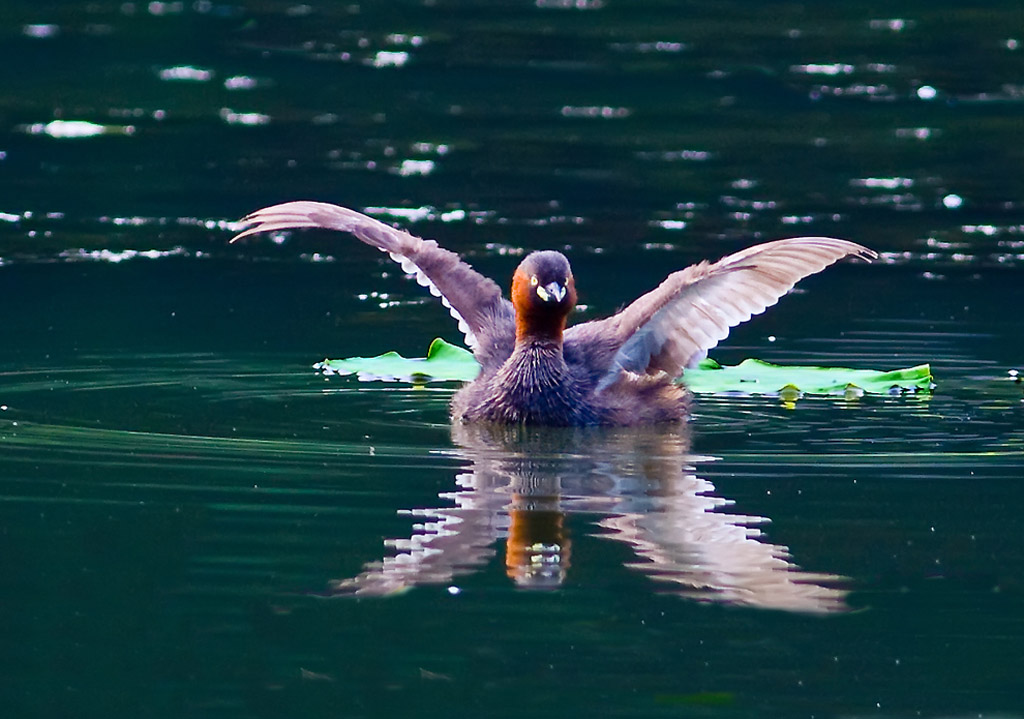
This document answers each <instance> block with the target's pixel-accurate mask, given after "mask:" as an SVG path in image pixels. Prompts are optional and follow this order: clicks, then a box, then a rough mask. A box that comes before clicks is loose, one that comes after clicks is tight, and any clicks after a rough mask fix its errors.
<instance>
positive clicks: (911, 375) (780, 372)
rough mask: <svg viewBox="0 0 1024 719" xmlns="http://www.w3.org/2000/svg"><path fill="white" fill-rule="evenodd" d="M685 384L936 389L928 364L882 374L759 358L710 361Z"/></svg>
mask: <svg viewBox="0 0 1024 719" xmlns="http://www.w3.org/2000/svg"><path fill="white" fill-rule="evenodd" d="M682 381H683V382H685V383H686V386H687V387H689V388H690V390H691V391H692V392H696V393H698V394H723V393H731V392H736V393H742V394H772V395H774V394H780V393H784V392H786V391H792V392H801V393H804V394H850V393H853V394H859V393H868V394H891V393H893V392H914V391H918V390H930V389H931V388H932V386H933V385H932V373H931V368H930V366H929V365H926V364H922V365H917V366H916V367H907V368H905V369H897V370H890V371H879V370H870V369H849V368H847V367H801V366H783V365H775V364H770V363H768V362H762V361H761V360H758V359H745V360H743V361H742V362H740V363H739V364H738V365H735V366H733V367H723V366H722V365H720V364H718V363H717V362H715V361H714V360H712V359H707V360H704V361H703V362H701V364H700V365H699V366H698V367H696V368H695V369H688V370H686V372H685V373H684V374H683V378H682Z"/></svg>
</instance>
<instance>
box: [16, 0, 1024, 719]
mask: <svg viewBox="0 0 1024 719" xmlns="http://www.w3.org/2000/svg"><path fill="white" fill-rule="evenodd" d="M0 18H2V19H3V21H4V22H2V23H0V27H2V28H3V29H2V30H0V37H2V40H3V42H2V43H0V53H2V56H3V57H2V59H3V62H0V68H3V69H2V70H0V73H2V79H3V83H2V87H3V88H4V89H3V91H2V92H0V123H2V129H3V133H4V134H3V139H2V140H0V190H2V191H0V281H2V283H3V287H4V290H5V292H4V296H5V298H6V305H5V311H4V313H3V322H2V323H0V338H2V341H0V467H2V471H0V513H2V518H0V537H2V544H0V546H2V547H3V550H4V551H3V556H4V558H5V565H4V572H3V573H2V579H0V592H2V594H0V596H2V598H3V601H2V602H0V605H2V606H3V611H2V614H0V616H2V618H3V621H4V631H3V633H2V636H3V638H4V639H3V648H4V651H3V656H4V659H3V664H2V667H3V675H4V677H5V678H4V680H3V681H2V682H0V687H2V690H0V691H2V695H3V696H2V699H0V701H2V703H3V705H4V706H7V707H10V710H9V713H11V715H12V716H13V715H17V716H54V715H58V714H65V715H68V716H104V717H112V716H133V717H134V716H140V715H144V716H168V717H170V716H174V717H179V716H204V717H205V716H282V715H296V714H300V713H304V714H307V715H311V716H339V715H340V716H385V715H388V716H390V715H394V714H399V713H402V714H411V715H420V714H426V713H429V714H430V715H437V714H442V713H445V714H451V715H457V716H462V715H467V714H473V715H482V716H511V715H521V714H523V713H529V714H531V715H535V716H555V715H559V716H561V715H565V714H567V713H572V714H592V715H600V716H627V715H628V716H705V717H706V716H722V717H732V716H736V717H739V716H772V717H777V716H794V717H809V716H814V717H822V716H826V717H831V716H835V717H839V716H866V715H870V716H895V717H916V716H936V717H937V716H1021V715H1022V714H1024V692H1022V691H1021V690H1020V687H1019V685H1020V681H1019V667H1020V666H1021V664H1022V661H1024V656H1022V654H1021V649H1020V647H1021V646H1022V643H1024V642H1022V640H1024V631H1022V624H1021V614H1020V606H1021V582H1020V579H1019V577H1020V575H1021V572H1022V569H1024V553H1022V550H1021V547H1020V542H1019V539H1018V538H1019V537H1020V535H1021V532H1022V526H1021V519H1020V513H1019V511H1018V508H1019V507H1020V506H1021V502H1022V500H1024V495H1022V490H1021V485H1020V482H1019V478H1020V476H1021V474H1022V469H1024V455H1022V445H1024V434H1022V430H1021V427H1022V426H1024V424H1022V417H1021V414H1022V411H1024V410H1022V397H1024V393H1022V387H1021V385H1020V384H1017V383H1016V382H1014V380H1013V375H1012V374H1011V370H1016V369H1017V368H1019V363H1020V357H1021V347H1020V342H1019V335H1020V332H1019V328H1020V322H1019V318H1018V312H1017V309H1018V308H1019V307H1020V306H1022V300H1024V290H1022V289H1021V288H1022V287H1024V285H1022V283H1021V274H1020V273H1021V261H1022V258H1024V249H1022V248H1024V229H1022V228H1024V206H1022V203H1024V185H1022V179H1021V174H1020V172H1019V168H1020V166H1021V163H1022V160H1024V157H1022V150H1021V143H1020V141H1019V140H1020V136H1021V133H1022V131H1024V126H1022V121H1021V117H1022V114H1021V110H1022V104H1021V103H1022V101H1024V100H1022V99H1024V92H1022V89H1021V88H1022V83H1024V63H1022V58H1024V55H1022V54H1021V53H1024V48H1021V46H1020V45H1021V43H1022V42H1024V37H1022V33H1021V30H1020V28H1022V27H1024V22H1022V21H1024V12H1022V10H1021V8H1020V6H1019V4H1018V3H1010V2H1004V3H989V4H988V5H986V6H985V7H984V8H980V7H979V8H976V7H974V6H964V5H958V4H947V3H940V4H934V3H933V4H928V5H922V4H918V3H897V4H895V5H890V6H887V7H886V8H884V9H880V8H878V7H877V6H875V5H873V4H869V3H861V2H852V3H843V4H842V5H841V6H838V7H832V6H829V7H827V8H826V7H824V6H823V7H821V8H817V7H816V6H810V5H806V6H804V5H793V4H781V3H762V4H756V5H754V4H748V3H724V4H716V5H714V6H713V7H708V6H706V5H703V4H696V3H659V2H649V3H629V4H620V3H612V2H602V1H600V0H586V1H581V2H559V1H550V2H549V1H548V0H538V2H536V3H499V4H494V3H486V4H482V3H473V2H458V3H438V4H432V3H424V4H412V3H398V4H389V5H387V6H378V5H372V4H369V5H351V4H348V5H337V4H333V3H309V4H305V5H293V4H289V3H276V2H265V3H263V2H261V3H244V4H241V5H224V4H219V3H205V2H199V3H179V2H154V3H115V4H102V3H92V4H67V3H64V4H44V5H39V4H38V3H23V2H8V3H6V4H5V5H4V9H3V10H2V11H0ZM298 198H308V199H320V200H326V201H334V202H340V203H343V204H346V205H349V206H352V207H355V208H358V209H361V210H365V211H368V212H370V213H371V214H374V215H376V216H378V217H380V218H382V219H385V220H387V221H394V222H397V223H400V224H402V225H403V226H405V227H408V228H409V229H410V230H412V231H413V232H415V233H418V234H422V235H426V236H431V237H435V238H436V239H438V240H439V241H440V242H441V243H442V244H443V245H445V246H447V247H450V248H453V249H456V250H458V251H459V252H461V253H463V254H465V255H466V256H467V257H468V258H469V259H470V261H471V262H472V263H473V264H474V266H476V267H477V268H478V269H480V270H481V271H482V272H485V273H486V274H488V275H490V276H492V277H495V278H496V279H498V281H499V282H501V283H502V284H504V283H506V282H507V279H508V278H509V277H510V275H511V272H512V270H513V269H514V267H515V265H516V263H517V262H518V259H519V257H520V256H521V255H522V253H524V252H526V251H528V250H530V249H534V248H541V247H546V248H558V249H562V250H564V251H565V252H566V253H567V254H568V255H569V256H570V259H571V260H572V262H573V266H574V268H575V273H576V276H577V281H578V285H579V289H580V298H581V302H582V303H583V305H584V306H583V307H582V308H581V310H580V312H579V319H581V320H582V319H588V318H592V317H597V316H601V315H603V314H605V313H608V312H612V311H614V310H615V309H616V308H618V307H619V306H621V305H622V304H623V303H624V302H626V301H628V300H630V299H632V298H633V297H635V296H637V295H638V294H640V293H641V292H644V291H646V290H647V289H650V288H651V287H652V286H654V285H655V284H656V283H657V282H659V281H660V280H661V279H662V278H663V277H664V276H665V274H666V273H667V272H668V271H670V270H671V269H676V268H680V267H683V266H686V265H687V264H689V263H691V262H694V261H696V260H698V259H701V258H705V257H709V258H713V257H718V256H721V255H723V254H725V253H727V252H729V251H733V250H735V249H738V248H740V247H742V246H746V245H747V244H750V243H752V242H754V241H758V240H767V239H773V238H777V237H783V236H793V235H798V234H805V235H832V236H841V237H848V238H850V239H854V240H857V241H860V242H862V243H864V244H866V245H869V246H871V247H872V248H874V249H876V250H878V251H879V252H880V253H881V260H880V261H879V262H876V263H874V264H872V265H870V266H868V265H864V264H845V265H841V266H837V267H835V268H831V269H830V270H828V271H827V272H826V273H824V274H822V275H820V276H817V277H814V278H811V279H810V280H808V281H806V282H804V283H801V285H800V287H799V288H798V290H797V291H796V292H794V293H792V294H791V295H790V296H788V297H786V298H784V299H783V301H782V302H781V303H780V304H779V306H777V307H775V308H773V309H772V310H771V311H770V312H768V313H767V314H766V315H765V316H763V317H760V318H757V319H756V320H755V321H754V322H751V323H750V324H749V325H745V326H743V327H741V328H738V329H737V330H736V331H734V333H733V335H732V337H731V338H730V339H729V341H728V342H727V343H725V344H723V346H721V347H720V348H718V349H717V350H716V351H715V352H714V353H713V354H714V356H715V357H716V358H718V359H719V360H721V361H723V362H727V363H733V362H737V361H739V360H741V359H743V358H745V357H750V356H755V357H759V358H761V359H765V360H769V361H775V362H783V363H804V364H823V365H827V364H838V365H846V366H852V367H875V368H879V369H889V368H895V367H902V366H909V365H913V364H918V363H921V362H929V363H931V365H932V368H933V371H934V373H935V377H936V382H937V386H936V388H935V390H934V392H932V393H923V394H918V395H903V396H869V397H864V398H861V399H848V398H843V397H826V398H810V397H805V398H803V399H800V400H799V401H797V402H796V404H795V406H793V405H787V404H785V403H783V402H781V401H780V400H779V399H778V398H773V397H702V398H700V400H699V401H698V402H697V404H696V405H695V408H694V418H693V421H692V422H690V423H689V424H688V425H687V426H686V427H685V428H681V429H680V428H677V429H675V430H666V429H661V430H630V431H621V430H620V431H612V432H609V431H598V432H563V431H559V432H541V433H530V432H527V433H511V434H498V435H496V436H489V435H486V434H484V435H481V434H480V433H475V432H472V431H467V430H465V429H464V428H455V430H454V431H453V428H452V427H451V426H450V424H449V422H448V417H447V402H448V399H449V398H450V396H451V393H452V391H453V390H454V387H453V386H451V385H448V384H443V383H441V384H431V385H427V386H425V387H410V386H401V385H384V384H365V383H359V382H357V381H355V380H353V379H347V378H337V377H334V378H329V379H328V378H324V377H321V376H318V375H316V374H315V373H314V372H313V371H312V370H311V365H312V364H313V363H314V362H316V361H318V360H320V359H323V358H324V357H325V356H332V357H340V356H348V355H358V354H363V355H365V354H376V353H379V352H383V351H386V350H389V349H396V350H398V351H400V352H402V353H404V354H407V355H417V354H422V353H423V352H424V351H425V349H426V347H427V345H428V343H429V341H430V340H431V339H432V338H433V337H435V336H438V335H440V336H445V337H447V338H449V339H456V338H457V336H458V333H457V332H456V330H455V328H454V326H453V324H452V323H451V322H450V319H449V318H448V315H447V312H445V311H444V310H443V308H441V307H439V306H436V304H435V303H434V302H433V300H431V299H430V298H429V297H426V296H425V293H423V292H422V290H421V288H419V287H418V286H416V285H415V283H414V282H410V281H409V280H408V279H406V278H404V277H403V276H402V274H401V272H400V270H399V269H398V268H397V267H395V266H393V265H392V264H391V263H390V262H388V261H387V260H386V259H385V258H383V257H382V256H380V255H379V253H377V252H374V251H373V250H370V249H368V248H365V247H363V246H361V245H360V244H359V243H357V242H355V241H353V240H351V238H346V237H341V236H332V235H329V234H324V233H305V234H301V233H299V234H295V235H292V236H291V237H289V238H287V239H286V240H285V241H284V242H280V243H277V242H272V241H270V240H262V241H251V242H247V243H245V244H243V245H231V246H228V245H227V244H226V243H227V240H228V239H229V238H230V236H231V235H232V232H233V229H234V227H235V225H234V224H233V223H234V222H235V221H236V220H237V218H238V217H240V216H241V215H243V214H245V213H246V212H248V211H250V210H252V209H255V208H257V207H260V206H263V205H267V204H271V203H274V202H278V201H284V200H288V199H298Z"/></svg>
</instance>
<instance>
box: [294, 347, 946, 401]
mask: <svg viewBox="0 0 1024 719" xmlns="http://www.w3.org/2000/svg"><path fill="white" fill-rule="evenodd" d="M313 367H314V368H315V369H317V370H320V371H321V372H323V373H324V374H355V375H357V376H358V377H359V379H361V380H364V381H373V380H379V381H385V382H395V381H402V382H416V383H422V382H440V381H447V380H458V381H461V382H468V381H470V380H472V379H474V378H475V377H476V376H477V375H478V374H479V373H480V365H478V364H477V362H476V360H475V359H474V358H473V354H472V353H471V352H470V351H468V350H465V349H463V348H461V347H457V346H455V345H453V344H449V343H448V342H445V341H444V340H442V339H440V338H439V339H435V340H434V341H433V342H431V343H430V349H429V350H428V351H427V356H426V357H422V358H406V357H402V356H401V355H400V354H398V353H397V352H387V353H385V354H382V355H379V356H377V357H350V358H348V359H340V360H324V361H323V362H318V363H316V364H315V365H313ZM680 381H681V382H683V383H684V384H686V386H687V387H688V388H689V389H690V390H691V391H693V392H695V393H698V394H730V393H738V394H771V395H777V394H782V393H787V392H788V393H793V394H796V395H799V394H801V393H802V394H846V395H850V394H853V395H855V396H858V395H860V394H863V393H870V394H891V393H892V392H894V391H895V392H906V391H910V392H912V391H917V390H929V389H931V388H932V374H931V369H930V368H929V366H928V365H926V364H923V365H918V366H916V367H908V368H906V369H899V370H892V371H888V372H880V371H877V370H864V369H847V368H844V367H786V366H781V365H773V364H769V363H768V362H762V361H761V360H756V359H747V360H743V361H742V362H740V363H739V364H738V365H736V366H734V367H723V366H722V365H720V364H718V362H715V361H714V360H713V359H705V360H704V361H702V362H701V363H700V365H698V366H697V367H696V368H694V369H688V370H686V372H685V373H684V375H683V377H682V378H681V379H680Z"/></svg>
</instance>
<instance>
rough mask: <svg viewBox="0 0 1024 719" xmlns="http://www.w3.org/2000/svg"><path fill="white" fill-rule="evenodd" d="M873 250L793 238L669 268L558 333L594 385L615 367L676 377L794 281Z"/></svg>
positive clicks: (609, 378) (613, 374)
mask: <svg viewBox="0 0 1024 719" xmlns="http://www.w3.org/2000/svg"><path fill="white" fill-rule="evenodd" d="M849 255H853V256H855V257H860V258H862V259H865V260H870V259H873V258H875V257H877V255H876V253H874V252H873V251H871V250H869V249H867V248H866V247H862V246H861V245H858V244H856V243H854V242H849V241H847V240H836V239H832V238H829V237H797V238H793V239H789V240H777V241H775V242H766V243H764V244H761V245H755V246H754V247H750V248H747V249H745V250H742V251H740V252H737V253H735V254H732V255H729V256H728V257H725V258H723V259H721V260H719V261H718V262H715V263H708V262H701V263H699V264H696V265H693V266H692V267H687V268H686V269H685V270H680V271H679V272H674V273H672V274H671V275H669V276H668V278H666V279H665V281H664V282H662V283H661V285H659V286H658V287H657V288H656V289H654V290H652V291H651V292H648V293H647V294H645V295H643V296H642V297H640V298H639V299H637V300H636V301H635V302H633V303H632V304H630V305H629V306H628V307H626V308H625V309H624V310H622V311H621V312H619V313H618V314H616V315H614V316H612V317H609V318H607V319H604V320H597V321H594V322H587V323H585V324H582V325H577V326H575V327H572V328H571V329H570V330H569V331H567V332H566V345H567V353H568V352H569V351H572V352H573V354H574V355H575V356H586V357H588V358H589V361H588V364H589V369H590V371H591V372H592V373H593V374H594V375H595V376H596V377H597V378H599V380H600V383H601V386H608V385H610V384H611V383H613V382H614V381H615V379H616V378H617V377H618V376H619V373H620V372H621V371H622V370H627V371H630V372H636V373H638V374H643V373H647V372H657V371H658V370H664V371H665V372H667V373H668V374H670V375H671V376H673V377H675V376H678V375H679V374H680V373H681V372H682V371H683V370H684V369H685V368H687V367H690V366H693V365H694V364H696V363H697V362H698V361H700V360H701V359H703V358H704V356H705V355H706V354H707V351H708V350H709V349H711V348H712V347H714V346H715V345H717V344H718V342H719V341H720V340H722V339H725V337H726V336H728V334H729V330H730V329H731V328H732V327H735V326H736V325H738V324H740V323H742V322H746V321H747V320H749V319H750V318H751V317H752V316H753V315H757V314H760V313H762V312H764V311H765V310H766V309H767V308H768V307H771V306H772V305H774V304H775V303H776V302H778V301H779V298H780V297H782V296H783V295H784V294H786V293H787V292H789V290H790V289H792V288H793V285H795V284H796V283H797V282H799V281H800V280H801V279H803V278H804V277H807V276H808V275H813V274H814V273H816V272H820V271H821V270H823V269H825V268H826V267H828V266H829V265H831V264H833V263H834V262H837V261H838V260H841V259H842V258H844V257H847V256H849Z"/></svg>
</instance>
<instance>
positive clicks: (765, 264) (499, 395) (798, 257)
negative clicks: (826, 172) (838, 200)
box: [232, 201, 877, 426]
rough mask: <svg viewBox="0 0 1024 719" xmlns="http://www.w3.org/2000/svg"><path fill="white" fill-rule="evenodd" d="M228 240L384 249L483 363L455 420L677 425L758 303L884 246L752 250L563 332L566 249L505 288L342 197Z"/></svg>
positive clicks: (568, 305)
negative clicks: (702, 368) (328, 233)
mask: <svg viewBox="0 0 1024 719" xmlns="http://www.w3.org/2000/svg"><path fill="white" fill-rule="evenodd" d="M242 223H243V228H244V229H243V231H242V232H241V233H239V234H238V235H237V236H236V237H235V238H234V239H233V240H232V242H234V241H236V240H239V239H242V238H244V237H248V236H250V235H255V234H257V233H262V232H280V231H285V230H295V229H302V228H323V229H329V230H338V231H340V232H347V233H350V234H352V235H354V236H355V237H356V238H358V239H359V240H362V241H363V242H364V243H366V244H368V245H370V246H372V247H376V248H377V249H378V250H380V251H382V252H385V253H387V254H388V255H389V256H390V257H391V259H393V260H395V261H396V262H398V263H399V264H400V265H401V266H402V269H403V270H404V271H405V272H407V273H408V274H411V275H414V276H415V277H416V280H417V282H419V284H421V285H423V286H425V287H426V288H427V289H429V290H430V292H431V294H433V295H435V296H437V297H439V298H440V300H441V302H442V303H444V305H445V306H446V307H447V308H448V309H449V311H450V312H451V314H452V316H453V317H454V318H455V319H456V320H457V322H458V325H459V329H460V330H462V332H463V333H464V335H465V340H466V344H467V345H468V346H469V347H470V349H471V350H472V351H473V354H474V356H475V357H476V360H477V362H479V364H480V368H481V369H480V374H479V375H478V376H477V378H476V379H475V380H473V381H472V382H469V383H468V384H466V385H464V386H463V387H462V388H461V389H459V390H458V391H457V392H456V393H455V395H454V397H453V398H452V403H451V412H452V419H453V421H456V422H493V423H500V424H524V425H547V426H590V425H609V426H628V425H645V424H656V423H661V422H679V421H682V420H684V419H686V417H687V415H688V406H689V403H688V393H687V391H686V389H685V387H684V386H681V385H680V384H679V383H677V382H675V381H674V380H675V378H677V377H679V376H680V375H682V376H683V382H684V383H685V370H686V368H688V367H693V366H695V365H696V363H697V362H699V361H700V360H701V359H703V358H704V357H705V356H706V355H707V351H708V350H709V349H711V348H713V347H715V346H716V345H717V344H718V343H719V342H720V341H721V340H723V339H725V337H726V336H728V334H729V330H730V329H731V328H732V327H735V326H736V325H738V324H740V323H743V322H746V321H747V320H749V319H750V318H751V317H752V316H753V315H757V314H760V313H762V312H764V311H765V310H766V309H767V308H768V307H770V306H772V305H774V304H775V303H776V302H778V300H779V298H781V297H782V296H783V295H785V294H786V293H787V292H789V291H790V290H791V289H792V288H793V286H794V285H795V284H796V283H797V282H799V281H800V280H801V279H803V278H804V277H807V276H808V275H812V274H815V273H817V272H820V271H821V270H823V269H825V268H826V267H828V266H829V265H832V264H834V263H835V262H838V261H839V260H841V259H843V258H845V257H848V256H852V257H856V258H860V259H862V260H867V261H870V260H872V259H874V258H876V257H877V254H876V253H875V252H874V251H872V250H870V249H868V248H866V247H864V246H862V245H859V244H857V243H855V242H851V241H849V240H842V239H835V238H831V237H795V238H790V239H783V240H775V241H772V242H765V243H762V244H758V245H754V246H752V247H749V248H747V249H744V250H740V251H739V252H735V253H733V254H730V255H727V256H726V257H724V258H722V259H720V260H718V261H717V262H708V261H706V260H705V261H701V262H698V263H697V264H695V265H691V266H690V267H687V268H685V269H682V270H678V271H676V272H672V273H671V274H669V275H668V277H666V278H665V280H664V281H662V283H661V284H660V285H658V286H657V287H656V288H654V289H653V290H651V291H650V292H648V293H646V294H644V295H642V296H641V297H639V298H637V299H636V300H634V301H633V302H632V303H630V304H628V305H626V306H625V307H624V308H623V309H622V310H621V311H619V312H617V313H616V314H614V315H611V316H610V317H606V318H603V319H598V320H592V321H589V322H583V323H580V324H577V325H573V326H571V327H567V321H568V318H569V315H570V314H571V313H572V311H573V308H574V307H575V306H576V281H575V278H574V276H573V272H572V268H571V267H570V265H569V260H568V259H567V258H566V257H565V255H563V254H562V253H561V252H556V251H553V250H542V251H538V252H532V253H530V254H529V255H527V256H526V257H525V258H524V259H523V261H522V262H521V263H520V264H519V266H518V267H517V268H516V271H515V273H514V274H513V276H512V288H511V293H510V297H511V301H510V300H508V299H505V297H503V296H502V292H501V288H500V287H499V286H498V285H497V283H495V282H494V281H493V280H491V279H489V278H487V277H484V276H483V275H482V274H480V273H479V272H477V271H476V270H474V269H473V268H472V267H471V266H470V265H469V264H468V263H466V262H465V261H464V260H462V259H461V258H460V257H459V256H458V255H457V254H456V253H454V252H451V251H449V250H446V249H444V248H442V247H440V246H439V245H438V244H437V242H436V241H434V240H429V239H422V238H419V237H415V236H414V235H412V234H410V233H408V232H406V231H404V230H401V229H398V228H395V227H392V226H390V225H388V224H385V223H383V222H381V221H379V220H376V219H374V218H372V217H369V216H367V215H365V214H363V213H361V212H356V211H355V210H351V209H348V208H345V207H341V206H339V205H334V204H329V203H324V202H312V201H296V202H286V203H283V204H280V205H274V206H272V207H266V208H264V209H261V210H257V211H255V212H253V213H251V214H249V215H247V216H246V217H245V218H243V219H242Z"/></svg>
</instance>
